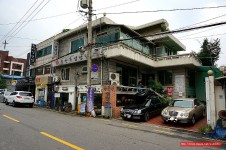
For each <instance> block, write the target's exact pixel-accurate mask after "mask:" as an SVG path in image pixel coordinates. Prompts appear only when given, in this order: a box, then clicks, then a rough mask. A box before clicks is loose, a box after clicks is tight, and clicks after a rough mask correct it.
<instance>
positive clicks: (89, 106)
mask: <svg viewBox="0 0 226 150" xmlns="http://www.w3.org/2000/svg"><path fill="white" fill-rule="evenodd" d="M87 96H88V97H87V112H91V111H93V110H94V88H92V87H89V88H88V94H87Z"/></svg>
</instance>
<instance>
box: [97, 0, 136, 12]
mask: <svg viewBox="0 0 226 150" xmlns="http://www.w3.org/2000/svg"><path fill="white" fill-rule="evenodd" d="M137 1H140V0H133V1H129V2H125V3H121V4H117V5H113V6H108V7H104V8H99V9H96V10H94V11H97V10H103V9H108V8H113V7H118V6H123V5H127V4H131V3H134V2H137Z"/></svg>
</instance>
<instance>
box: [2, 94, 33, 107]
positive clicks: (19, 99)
mask: <svg viewBox="0 0 226 150" xmlns="http://www.w3.org/2000/svg"><path fill="white" fill-rule="evenodd" d="M9 103H10V104H12V106H13V107H15V106H17V105H19V104H21V105H29V107H33V104H34V98H33V96H32V94H31V92H27V91H14V92H12V93H11V94H10V95H9V97H8V99H7V100H6V105H8V104H9Z"/></svg>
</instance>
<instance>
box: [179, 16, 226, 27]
mask: <svg viewBox="0 0 226 150" xmlns="http://www.w3.org/2000/svg"><path fill="white" fill-rule="evenodd" d="M224 16H226V14H223V15H220V16H217V17H213V18H210V19H207V20H204V21H201V22H197V23H194V24H191V25H188V26H185V27H182V28H180V29H183V28H187V27H191V26H194V25H197V24H200V23H204V22H207V21H210V20H214V19H217V18H220V17H224Z"/></svg>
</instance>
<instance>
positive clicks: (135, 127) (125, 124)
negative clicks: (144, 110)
mask: <svg viewBox="0 0 226 150" xmlns="http://www.w3.org/2000/svg"><path fill="white" fill-rule="evenodd" d="M122 124H123V125H125V126H130V127H134V128H137V127H138V126H135V125H132V124H126V123H122Z"/></svg>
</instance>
